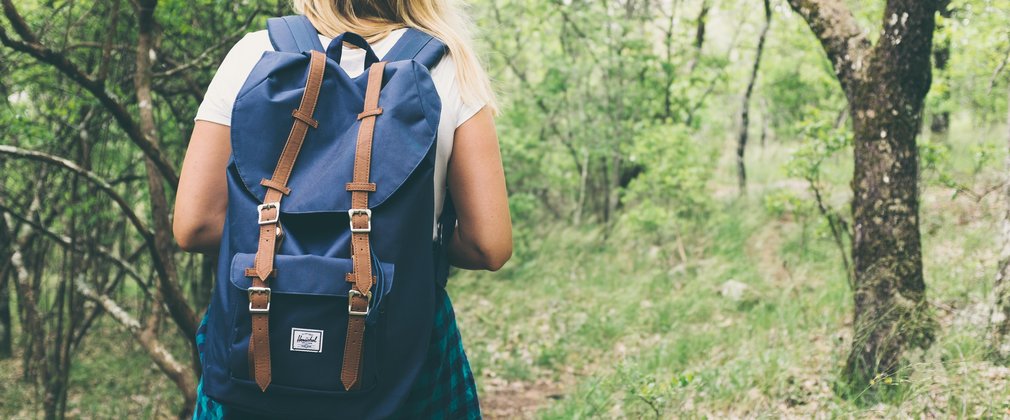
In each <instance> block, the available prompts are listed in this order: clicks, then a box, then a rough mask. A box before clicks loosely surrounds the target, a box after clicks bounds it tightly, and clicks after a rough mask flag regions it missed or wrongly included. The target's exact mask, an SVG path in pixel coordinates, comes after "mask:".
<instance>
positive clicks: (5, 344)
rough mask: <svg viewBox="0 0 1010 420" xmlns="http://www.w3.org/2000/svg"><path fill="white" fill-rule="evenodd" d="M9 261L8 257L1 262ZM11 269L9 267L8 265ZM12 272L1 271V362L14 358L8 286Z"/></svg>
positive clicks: (1, 259)
mask: <svg viewBox="0 0 1010 420" xmlns="http://www.w3.org/2000/svg"><path fill="white" fill-rule="evenodd" d="M5 260H7V258H6V257H2V258H0V261H5ZM8 267H9V265H8ZM10 277H11V276H10V270H9V269H6V268H5V269H3V270H0V360H3V359H8V358H10V357H12V356H14V332H13V331H12V328H13V324H12V322H11V306H10V303H11V293H10V287H9V286H8V285H7V283H9V280H10Z"/></svg>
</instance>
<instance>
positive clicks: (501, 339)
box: [0, 126, 1010, 419]
mask: <svg viewBox="0 0 1010 420" xmlns="http://www.w3.org/2000/svg"><path fill="white" fill-rule="evenodd" d="M954 129H955V130H969V128H966V127H956V126H955V128H954ZM1002 132H1003V130H1001V129H993V130H992V131H978V132H976V131H972V133H974V134H973V135H971V136H963V137H961V138H960V139H955V138H952V139H950V140H949V141H952V142H959V141H962V142H976V141H982V142H983V143H991V145H995V146H998V147H994V150H1003V149H1002V148H1001V147H1002V146H999V145H1002V144H1003V143H1002V138H1001V137H1000V133H1002ZM979 139H981V140H979ZM955 146H957V144H955ZM727 150H729V149H727ZM789 151H790V149H789V147H788V146H783V145H779V144H768V145H767V146H766V147H765V148H764V149H759V148H757V147H755V148H754V149H752V152H751V157H750V159H751V161H750V164H751V167H752V168H753V170H752V171H751V191H750V193H749V195H748V196H746V197H743V198H737V197H736V192H735V187H734V185H735V178H734V177H733V172H732V171H733V166H732V164H733V162H732V160H731V159H724V160H721V161H720V166H719V169H718V171H717V172H718V175H717V177H716V179H715V180H714V182H713V184H712V187H711V189H712V191H714V196H715V197H717V198H716V211H715V212H713V214H712V216H711V218H710V219H709V220H708V221H707V222H706V223H705V224H704V226H700V227H699V228H698V229H696V231H697V232H698V233H697V234H695V235H692V237H691V238H689V240H687V241H686V244H687V248H688V249H687V251H688V252H687V254H688V261H686V262H682V261H679V257H673V255H674V254H675V253H676V252H677V251H676V250H675V248H674V247H673V246H672V245H668V244H657V243H655V242H654V241H652V240H650V239H649V237H648V236H647V235H642V234H634V233H632V232H631V229H630V228H628V227H627V226H622V225H618V226H616V227H614V228H613V229H612V230H611V231H610V232H604V230H602V229H601V228H598V227H572V226H565V225H561V224H549V225H546V226H538V228H537V230H535V231H534V230H533V229H531V228H521V229H520V230H519V232H518V236H517V252H516V256H515V257H514V258H513V261H511V262H510V263H509V264H508V265H507V266H506V268H505V269H503V270H502V271H500V272H498V273H482V272H457V273H456V274H455V275H454V277H453V278H452V279H451V280H450V286H449V289H450V295H451V296H452V298H453V300H454V303H455V307H456V311H457V314H458V319H459V324H460V328H461V330H462V332H463V338H464V342H465V345H466V348H467V351H468V355H469V358H470V362H471V365H472V367H473V369H474V371H475V374H476V376H477V378H478V386H479V388H480V392H481V397H482V404H483V407H484V410H485V413H486V414H487V415H488V416H489V417H539V418H545V419H568V418H586V417H595V418H674V417H678V418H680V417H683V418H710V417H711V418H725V417H747V418H762V417H776V418H777V417H836V416H837V417H860V418H862V417H868V418H872V417H882V416H900V417H958V418H961V417H1005V416H1008V415H1010V411H1008V410H1010V402H1008V401H1010V369H1008V368H1007V367H1006V366H999V365H994V364H992V363H991V362H989V361H987V359H986V352H987V349H986V347H985V342H984V340H983V337H984V330H985V326H986V321H987V316H988V315H987V314H988V312H987V310H988V306H987V303H988V301H987V299H988V297H989V296H988V295H989V292H990V290H991V288H992V281H993V279H992V277H993V273H994V270H995V264H996V258H997V257H996V254H997V249H996V244H997V238H996V237H995V236H994V234H995V232H996V230H995V229H994V226H995V223H996V221H997V216H998V213H999V211H1000V209H1001V208H1003V206H1005V205H1006V203H1005V202H1003V201H1002V200H998V199H997V197H998V195H999V194H998V193H994V194H990V195H988V196H986V197H984V198H982V199H981V200H978V201H976V200H975V199H973V198H971V197H969V196H967V195H965V194H961V195H958V196H957V197H954V198H952V196H953V190H952V189H951V188H948V187H946V186H942V185H939V184H938V183H937V182H934V180H935V179H936V176H935V175H936V174H935V173H933V172H930V171H931V170H927V172H926V173H924V175H923V177H924V179H925V180H926V182H925V186H924V189H923V194H922V196H923V199H922V209H921V214H922V217H921V220H922V232H923V256H924V264H925V273H926V282H927V287H928V291H927V294H928V298H929V300H930V303H931V304H932V306H933V307H934V308H935V310H936V313H937V315H938V318H939V320H940V325H941V330H940V331H939V335H938V338H937V342H936V343H935V344H934V345H933V346H932V347H931V348H930V349H929V350H927V351H924V352H919V353H917V354H913V355H910V364H909V366H908V367H907V368H906V369H905V370H904V371H902V372H901V374H899V375H896V376H895V377H892V378H880V380H879V381H875V383H874V385H872V386H874V387H879V388H884V389H890V390H891V392H888V393H886V394H887V395H889V396H888V398H887V399H886V401H884V402H882V403H878V404H861V403H859V402H858V401H855V400H851V399H843V398H841V397H839V396H838V395H839V393H837V392H835V389H836V387H837V386H838V384H839V383H840V380H839V378H838V373H839V371H840V367H841V365H842V363H843V362H844V358H845V355H846V351H847V349H848V346H849V345H850V340H851V309H852V297H851V293H850V291H849V288H848V285H847V283H846V277H845V274H844V271H843V269H842V265H841V261H840V258H839V253H838V252H839V251H838V249H837V248H836V247H835V246H834V244H833V243H832V242H831V240H830V236H829V234H828V232H827V230H826V228H825V227H824V226H823V223H822V222H821V220H820V219H819V218H818V217H816V216H803V215H797V214H789V213H788V212H787V213H782V212H778V211H772V210H770V209H768V208H767V206H766V205H765V201H764V198H765V197H766V196H767V195H768V194H775V193H781V192H783V191H784V192H788V193H792V194H798V195H803V194H806V192H805V185H804V184H803V183H802V182H798V181H796V180H789V179H785V171H784V170H783V169H782V165H783V164H784V162H785V161H786V159H787V158H788V156H789ZM975 157H977V153H973V152H971V151H970V150H969V148H967V147H952V148H951V153H950V158H949V162H948V164H947V166H946V167H945V169H944V170H945V171H948V172H950V173H951V174H953V176H954V177H956V178H959V179H962V180H964V183H965V184H968V185H973V186H978V188H979V189H983V186H985V185H991V184H993V183H995V182H997V181H998V180H999V179H1000V176H1001V174H1002V171H1003V169H1002V164H1001V162H1002V159H1003V155H998V156H996V157H994V158H993V160H992V162H995V163H992V164H989V165H988V166H987V167H986V168H984V170H983V171H981V172H980V173H973V172H972V168H973V162H972V161H971V160H972V159H974V158H975ZM759 163H760V164H759ZM848 168H851V166H850V163H849V161H848V160H847V159H846V158H845V157H840V158H838V159H835V161H833V162H831V163H830V165H829V167H828V168H826V169H825V171H826V172H825V173H826V174H830V176H829V178H830V179H831V180H832V181H833V184H832V186H831V187H830V192H831V195H830V197H829V201H830V202H831V203H834V204H835V205H836V206H844V205H845V202H846V200H847V196H848V194H849V192H848V189H847V187H846V183H847V179H848V178H847V177H848V175H847V173H848V172H847V171H850V169H848ZM843 208H844V207H843ZM729 282H732V283H731V284H735V283H739V284H743V285H746V286H745V287H744V288H743V290H742V291H740V292H739V293H736V294H733V293H724V292H725V291H724V290H723V289H725V288H726V285H727V283H729ZM76 360H77V362H76V363H75V364H74V370H73V372H72V375H71V382H72V385H71V395H70V402H69V408H68V413H69V414H71V415H72V417H95V418H109V417H130V418H159V417H170V416H172V415H173V414H174V412H175V407H177V406H178V404H179V402H180V398H179V396H178V395H177V392H175V390H174V388H173V386H172V385H171V384H170V383H169V382H168V381H167V379H166V378H165V377H164V376H163V375H161V374H160V373H159V372H158V371H157V369H156V368H155V367H154V366H153V364H152V363H151V362H150V361H149V360H148V359H147V358H146V356H144V354H143V352H142V351H141V350H140V349H139V348H137V347H136V345H134V344H133V343H132V340H130V339H129V338H128V336H127V334H126V333H125V332H123V331H122V330H120V329H118V328H116V327H114V326H113V325H112V323H111V322H110V321H107V320H106V321H103V324H102V325H101V326H100V327H99V328H96V329H95V330H94V332H93V335H92V336H90V337H88V339H87V340H86V341H85V345H84V348H83V350H82V352H81V353H78V354H77V355H76ZM18 366H19V364H18V363H17V361H16V360H7V361H0V372H3V373H2V374H0V375H3V376H2V377H0V417H5V418H6V417H12V418H35V417H38V416H39V415H40V413H38V412H35V411H32V410H33V409H34V408H33V407H36V406H37V405H35V404H34V403H33V402H32V401H34V395H33V393H32V391H31V390H30V389H26V387H25V386H24V385H22V384H20V383H19V382H17V380H16V378H17V371H18ZM849 391H853V392H855V393H857V394H858V393H859V392H862V391H864V390H849Z"/></svg>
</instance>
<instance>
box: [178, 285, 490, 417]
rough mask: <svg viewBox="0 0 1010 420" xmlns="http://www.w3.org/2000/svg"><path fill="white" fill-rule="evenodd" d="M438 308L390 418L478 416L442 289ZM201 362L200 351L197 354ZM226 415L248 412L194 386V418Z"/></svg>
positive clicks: (470, 378)
mask: <svg viewBox="0 0 1010 420" xmlns="http://www.w3.org/2000/svg"><path fill="white" fill-rule="evenodd" d="M435 299H436V301H437V302H438V303H437V305H438V306H437V310H436V312H435V325H434V328H433V329H432V333H431V341H430V342H429V343H428V358H427V360H426V361H425V363H424V367H423V368H422V369H421V373H420V375H418V378H417V382H415V383H414V386H413V388H411V391H410V395H409V396H408V397H407V400H406V401H404V403H403V406H401V407H400V409H399V410H397V412H396V414H394V415H393V416H392V418H396V419H479V418H481V414H480V404H479V402H478V401H477V385H476V384H475V383H474V378H473V372H471V371H470V363H469V362H467V360H466V353H464V352H463V341H462V338H461V337H460V335H459V328H458V327H457V326H456V315H455V313H454V312H453V310H452V302H451V301H450V300H449V295H448V294H447V293H446V292H445V290H444V289H442V288H439V289H438V291H437V292H436V296H435ZM206 329H207V316H206V315H204V318H203V322H201V323H200V328H199V330H198V332H197V336H196V341H197V343H198V344H200V346H201V347H202V344H203V341H204V340H205V339H206V337H205V333H206ZM200 359H201V362H202V361H203V353H201V354H200ZM227 418H243V419H248V418H250V416H249V415H248V413H238V412H236V410H234V409H229V407H227V406H225V405H223V404H219V403H218V402H216V401H214V400H213V399H211V398H210V397H208V396H207V395H206V394H204V393H203V380H201V381H200V384H199V385H198V386H197V389H196V410H195V411H194V412H193V419H194V420H218V419H227Z"/></svg>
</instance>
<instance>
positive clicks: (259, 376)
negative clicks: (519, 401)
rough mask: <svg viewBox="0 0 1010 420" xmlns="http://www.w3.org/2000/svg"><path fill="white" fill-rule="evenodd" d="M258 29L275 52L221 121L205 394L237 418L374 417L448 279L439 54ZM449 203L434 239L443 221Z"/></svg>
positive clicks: (305, 28)
mask: <svg viewBox="0 0 1010 420" xmlns="http://www.w3.org/2000/svg"><path fill="white" fill-rule="evenodd" d="M267 29H268V31H269V34H270V40H271V43H273V45H274V49H275V50H276V51H275V52H266V53H264V54H263V56H262V57H261V58H260V60H259V62H258V63H257V64H256V66H255V68H254V69H253V70H252V72H251V73H250V75H249V77H248V79H247V80H246V81H245V84H244V85H243V87H242V89H241V91H240V92H239V94H238V97H237V99H236V100H235V106H234V108H233V111H232V126H231V147H232V155H231V159H230V161H229V164H228V169H227V179H228V211H227V219H226V222H225V227H224V233H223V237H222V240H221V250H220V258H219V262H218V270H217V284H216V286H215V289H214V295H213V298H212V301H211V304H210V308H209V309H208V311H209V314H208V322H207V334H206V337H207V339H206V341H205V342H204V343H202V344H201V351H202V352H203V353H204V366H203V367H204V378H203V380H204V391H205V393H206V394H207V395H208V396H210V397H211V398H214V399H215V400H217V401H219V402H221V403H223V404H225V405H228V406H229V407H234V408H236V409H239V410H242V411H245V412H249V413H256V414H267V415H276V416H284V417H288V418H314V417H327V418H333V417H340V418H379V417H386V416H389V415H390V414H392V413H393V412H394V411H395V410H396V409H397V408H398V407H399V406H400V404H401V403H402V402H403V400H404V399H405V398H406V397H407V394H408V393H409V391H410V389H411V386H412V385H413V383H414V380H415V378H416V377H417V375H418V373H419V371H420V368H421V367H422V365H423V363H424V360H425V357H426V351H427V345H428V342H429V340H430V335H431V331H432V323H433V316H434V313H435V292H436V288H437V287H444V285H445V280H446V274H447V272H448V263H447V258H446V256H445V252H444V249H443V247H442V244H441V242H442V241H441V239H438V240H436V241H432V232H433V230H435V229H433V228H434V227H433V226H432V223H433V219H434V215H433V211H434V191H433V185H434V180H433V174H434V164H435V150H436V133H437V131H438V130H437V129H438V123H439V115H440V111H441V102H440V100H439V96H438V94H437V92H436V91H435V86H434V84H433V83H432V80H431V76H430V74H429V70H430V69H431V68H432V67H433V66H434V65H435V64H436V63H438V61H439V60H440V59H441V58H442V56H443V55H444V54H445V53H446V47H445V45H444V44H443V43H442V42H440V41H439V40H437V39H434V38H433V37H431V36H430V35H427V34H425V33H423V32H420V31H418V30H415V29H408V30H407V31H406V32H405V33H404V34H403V36H402V38H401V39H400V40H399V41H398V42H397V43H396V44H395V46H394V47H393V48H392V50H390V51H389V53H388V54H386V56H385V57H383V61H379V59H378V57H376V55H375V53H374V52H373V51H372V49H371V47H370V46H369V45H368V43H367V42H366V41H365V40H364V39H362V38H361V37H360V36H358V35H355V34H353V33H345V34H343V35H340V36H338V37H336V38H335V39H334V40H333V42H331V43H330V45H329V46H328V47H327V48H326V49H325V50H324V49H323V47H322V45H321V44H320V42H319V38H318V36H317V33H316V30H315V29H314V28H313V27H312V25H311V24H310V23H309V21H308V19H306V18H305V17H304V16H288V17H284V18H275V19H270V20H269V21H268V23H267ZM344 42H349V43H351V44H354V45H356V46H358V47H360V48H362V49H364V50H365V51H366V59H365V67H366V71H365V73H363V74H362V75H361V76H359V77H354V78H352V77H349V76H348V75H347V74H346V73H345V72H344V70H343V69H341V67H340V65H339V63H340V55H341V48H342V45H343V43H344ZM446 201H447V202H446V203H445V204H446V206H445V208H446V209H447V210H446V211H445V212H444V214H443V217H441V218H440V220H439V225H440V226H439V227H438V230H439V231H441V230H442V228H441V225H445V227H446V228H447V229H446V230H447V231H448V230H449V229H450V228H451V227H452V226H453V225H454V224H455V218H454V216H453V212H452V210H451V203H449V200H448V198H447V200H446ZM442 236H445V237H450V236H451V235H450V233H449V232H441V233H440V235H439V238H441V237H442Z"/></svg>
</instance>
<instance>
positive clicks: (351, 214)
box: [347, 209, 372, 233]
mask: <svg viewBox="0 0 1010 420" xmlns="http://www.w3.org/2000/svg"><path fill="white" fill-rule="evenodd" d="M355 214H363V215H365V216H368V226H365V227H363V228H360V229H358V228H355V227H354V215H355ZM347 223H349V224H350V225H351V233H368V232H371V231H372V211H371V210H369V209H350V210H347Z"/></svg>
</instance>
